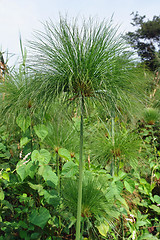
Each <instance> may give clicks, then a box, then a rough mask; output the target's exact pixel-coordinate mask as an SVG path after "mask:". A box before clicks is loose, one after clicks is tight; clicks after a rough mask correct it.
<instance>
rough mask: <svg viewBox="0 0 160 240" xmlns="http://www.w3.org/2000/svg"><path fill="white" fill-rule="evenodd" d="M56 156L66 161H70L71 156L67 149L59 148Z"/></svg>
mask: <svg viewBox="0 0 160 240" xmlns="http://www.w3.org/2000/svg"><path fill="white" fill-rule="evenodd" d="M58 154H59V156H60V157H62V158H64V159H66V160H68V161H71V155H70V152H69V151H68V150H67V149H65V148H60V149H59V150H58Z"/></svg>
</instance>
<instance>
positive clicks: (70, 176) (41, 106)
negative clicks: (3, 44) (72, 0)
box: [0, 18, 160, 240]
mask: <svg viewBox="0 0 160 240" xmlns="http://www.w3.org/2000/svg"><path fill="white" fill-rule="evenodd" d="M97 24H98V23H95V22H94V21H93V20H90V21H89V22H86V21H84V22H83V24H82V28H78V25H77V22H76V21H74V22H72V23H71V22H68V20H66V19H63V18H60V23H59V24H58V25H54V24H53V23H52V22H50V23H46V24H45V25H44V29H45V31H46V32H45V33H36V39H35V42H34V41H32V42H30V44H31V53H32V54H29V61H28V62H29V63H30V64H29V66H28V64H26V61H27V54H26V50H23V48H22V43H21V41H20V43H21V50H22V63H21V64H20V65H19V68H18V69H17V68H13V69H12V70H10V69H8V71H7V72H2V73H1V78H0V79H1V84H0V98H1V101H0V114H1V125H0V204H1V208H0V240H7V239H8V240H16V239H17V240H18V239H24V240H30V239H41V240H43V239H47V240H54V239H57V240H58V239H59V240H60V239H70V240H71V239H75V238H77V239H78V238H79V240H80V239H84V240H87V239H88V240H95V239H99V240H102V239H111V240H112V239H114V240H117V239H136V240H141V239H151V240H152V239H155V240H156V239H160V225H159V220H160V207H159V206H160V121H159V116H160V115H159V114H160V113H159V79H160V76H159V74H158V73H156V75H155V76H154V74H153V73H150V72H147V71H145V72H144V69H140V68H139V66H137V65H136V63H135V61H133V60H132V56H131V54H130V53H129V52H128V50H127V47H126V44H125V42H123V39H121V37H120V36H119V37H117V36H116V34H115V31H114V30H113V29H112V26H111V23H110V22H109V23H106V22H103V23H102V24H98V25H97ZM81 100H83V101H84V102H83V101H81ZM83 104H84V105H83ZM82 123H83V138H82V136H81V134H82ZM80 136H81V137H80ZM82 140H83V141H82ZM81 141H82V142H81ZM80 142H81V143H83V144H82V146H81V148H79V145H80ZM79 149H80V150H79ZM81 150H83V151H81ZM80 151H81V154H79V152H80ZM81 160H82V161H83V162H82V166H81V167H82V178H81V180H82V182H81V186H82V199H81V202H79V201H78V199H79V182H80V180H79V179H80V177H79V175H80V168H81V167H80V166H79V164H80V161H81ZM79 204H81V208H80V230H81V231H80V237H77V227H76V223H77V221H78V220H77V219H78V217H77V208H78V205H79Z"/></svg>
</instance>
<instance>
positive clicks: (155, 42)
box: [126, 12, 160, 71]
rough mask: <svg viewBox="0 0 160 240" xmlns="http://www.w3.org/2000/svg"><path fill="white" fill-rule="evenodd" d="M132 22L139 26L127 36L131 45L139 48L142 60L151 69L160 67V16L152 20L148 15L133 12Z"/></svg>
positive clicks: (138, 51)
mask: <svg viewBox="0 0 160 240" xmlns="http://www.w3.org/2000/svg"><path fill="white" fill-rule="evenodd" d="M131 15H133V19H132V22H131V24H132V25H133V26H134V27H137V30H136V31H134V32H128V33H127V34H126V38H127V40H128V42H129V43H130V44H131V46H132V47H133V48H134V49H136V50H137V53H138V56H140V58H141V61H142V62H143V63H145V65H146V66H147V67H148V68H149V69H150V70H151V71H155V70H158V68H159V67H160V16H154V17H153V19H152V20H149V19H146V16H145V15H144V16H140V15H139V13H138V12H136V13H134V12H132V14H131Z"/></svg>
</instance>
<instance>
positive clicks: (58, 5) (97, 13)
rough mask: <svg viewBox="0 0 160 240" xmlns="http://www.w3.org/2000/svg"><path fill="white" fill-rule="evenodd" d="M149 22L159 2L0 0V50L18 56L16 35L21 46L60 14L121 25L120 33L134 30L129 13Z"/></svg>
mask: <svg viewBox="0 0 160 240" xmlns="http://www.w3.org/2000/svg"><path fill="white" fill-rule="evenodd" d="M133 11H134V12H136V11H138V12H139V14H140V15H146V17H147V18H149V19H152V17H153V16H154V15H156V16H159V15H160V0H0V19H1V24H0V50H3V51H7V50H8V52H9V53H13V54H16V56H18V55H20V47H19V33H21V36H22V39H23V42H24V44H25V40H27V39H28V40H30V39H31V38H32V34H33V30H34V29H36V30H39V29H41V27H42V24H41V22H44V21H46V20H49V19H52V20H53V21H54V22H56V21H58V17H59V13H60V14H61V15H62V16H63V15H65V14H66V13H67V15H68V16H71V17H77V16H79V17H85V18H87V17H89V16H91V17H97V18H98V19H100V20H101V19H102V20H103V19H104V18H105V19H110V18H111V16H112V14H114V17H113V23H114V24H115V25H117V24H120V25H121V27H120V31H122V32H124V31H129V30H131V31H132V30H134V29H133V28H132V26H131V24H130V22H131V19H132V17H131V16H130V14H131V12H133Z"/></svg>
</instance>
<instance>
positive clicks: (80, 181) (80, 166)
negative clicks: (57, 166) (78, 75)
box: [76, 95, 84, 240]
mask: <svg viewBox="0 0 160 240" xmlns="http://www.w3.org/2000/svg"><path fill="white" fill-rule="evenodd" d="M83 112H84V97H83V95H82V96H81V123H80V152H79V183H78V203H77V223H76V240H80V232H81V207H82V180H83Z"/></svg>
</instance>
